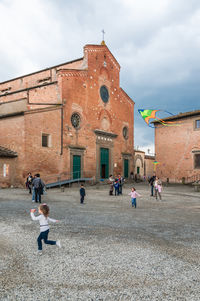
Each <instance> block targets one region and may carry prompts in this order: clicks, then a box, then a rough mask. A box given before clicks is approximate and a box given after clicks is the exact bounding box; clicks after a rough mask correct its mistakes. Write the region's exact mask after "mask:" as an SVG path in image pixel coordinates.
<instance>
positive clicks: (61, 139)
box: [60, 106, 63, 156]
mask: <svg viewBox="0 0 200 301" xmlns="http://www.w3.org/2000/svg"><path fill="white" fill-rule="evenodd" d="M60 113H61V128H60V131H61V132H60V143H61V147H60V155H61V156H62V155H63V106H62V107H61V110H60Z"/></svg>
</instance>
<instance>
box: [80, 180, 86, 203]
mask: <svg viewBox="0 0 200 301" xmlns="http://www.w3.org/2000/svg"><path fill="white" fill-rule="evenodd" d="M85 195H86V193H85V188H84V186H83V184H81V188H80V197H81V199H80V203H81V204H83V202H84V198H85Z"/></svg>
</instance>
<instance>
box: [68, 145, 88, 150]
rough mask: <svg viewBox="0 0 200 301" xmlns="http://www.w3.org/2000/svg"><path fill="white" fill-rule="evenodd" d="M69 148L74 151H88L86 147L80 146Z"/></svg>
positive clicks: (69, 146) (70, 146)
mask: <svg viewBox="0 0 200 301" xmlns="http://www.w3.org/2000/svg"><path fill="white" fill-rule="evenodd" d="M68 148H70V149H72V150H81V151H84V150H86V147H84V146H79V145H68Z"/></svg>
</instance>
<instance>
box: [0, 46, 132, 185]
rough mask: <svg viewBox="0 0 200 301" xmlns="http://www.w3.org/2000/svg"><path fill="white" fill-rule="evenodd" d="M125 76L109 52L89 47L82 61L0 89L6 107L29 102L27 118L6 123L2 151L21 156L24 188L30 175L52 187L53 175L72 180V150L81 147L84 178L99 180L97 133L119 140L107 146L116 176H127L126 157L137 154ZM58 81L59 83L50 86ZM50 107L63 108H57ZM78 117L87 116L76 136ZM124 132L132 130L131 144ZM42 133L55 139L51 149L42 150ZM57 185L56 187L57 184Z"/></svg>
mask: <svg viewBox="0 0 200 301" xmlns="http://www.w3.org/2000/svg"><path fill="white" fill-rule="evenodd" d="M69 68H70V69H69ZM80 69H82V70H80ZM58 70H59V71H58ZM119 72H120V66H119V64H118V62H117V61H116V60H115V58H114V57H113V55H112V54H111V52H110V51H109V50H108V48H107V47H106V46H100V45H86V47H85V48H84V58H83V59H82V60H78V61H75V62H72V63H69V64H63V65H62V66H59V67H57V68H51V70H43V71H41V72H38V73H34V74H30V75H27V76H24V77H21V78H18V79H14V80H11V81H8V82H5V83H2V84H0V91H1V93H0V96H1V95H3V96H2V97H0V102H8V101H18V100H20V99H22V98H25V99H26V100H27V111H26V112H25V115H24V116H21V117H17V116H15V117H12V118H4V119H0V133H5V135H3V136H2V135H1V136H0V145H2V146H5V147H8V148H10V149H11V150H13V151H16V152H17V153H18V158H17V162H18V164H17V167H16V174H17V181H18V182H19V181H20V182H21V183H22V184H23V183H24V180H25V178H26V176H27V173H28V172H32V174H34V173H38V172H39V173H40V174H41V176H42V177H43V178H44V179H46V181H48V177H50V175H56V174H61V173H68V174H69V173H70V172H71V161H70V149H71V147H81V148H82V150H83V153H84V162H83V167H84V170H85V173H84V174H85V175H86V174H87V176H91V175H96V168H97V167H98V166H97V165H98V164H97V163H96V161H97V160H99V158H97V156H98V154H97V143H96V141H97V135H96V134H95V133H94V130H96V129H98V130H102V131H104V132H109V133H113V134H116V135H117V138H113V139H112V141H108V140H106V139H107V138H105V141H104V144H105V146H106V143H107V142H108V144H109V145H110V146H111V147H112V156H113V158H112V162H111V164H112V168H113V172H114V173H119V172H120V173H123V154H125V155H127V154H128V155H130V154H133V147H134V145H133V122H134V119H133V114H134V102H133V101H132V100H131V99H130V98H129V97H128V95H127V94H126V93H125V92H124V91H123V90H122V89H121V88H120V85H119ZM48 78H49V79H48ZM43 80H44V81H43ZM53 81H57V83H55V84H50V85H49V84H48V83H50V82H53ZM45 82H46V83H47V84H46V86H41V87H37V88H34V89H31V90H29V91H24V92H17V93H13V94H8V95H4V93H5V92H2V90H3V89H6V88H9V87H11V89H10V90H9V91H8V93H10V92H13V91H17V90H19V89H24V88H30V87H33V86H37V85H43V84H45ZM102 85H106V86H107V88H108V90H109V96H110V97H109V101H108V103H106V104H105V103H104V102H103V101H102V100H101V97H100V92H99V89H100V87H101V86H102ZM36 103H44V105H36ZM47 103H51V104H58V106H57V107H55V106H54V107H53V106H52V105H47ZM62 103H63V133H62V132H61V128H62V123H61V122H62V119H61V114H62V110H61V107H62V105H61V104H62ZM45 104H46V105H45ZM9 105H12V103H10V104H9ZM40 109H41V110H40ZM4 111H5V110H4ZM74 112H77V113H79V115H80V116H81V126H80V129H79V130H75V129H74V127H73V126H72V124H71V115H72V113H74ZM124 126H126V127H128V130H129V132H128V136H129V139H127V140H126V139H124V138H123V133H122V129H123V127H124ZM42 133H45V134H49V135H50V137H51V145H50V147H48V148H47V147H42ZM62 138H63V145H61V139H62ZM129 158H130V165H129V173H130V171H131V170H133V158H132V157H129ZM114 165H115V166H116V167H115V168H114V167H113V166H114ZM53 180H54V181H55V178H54V179H53ZM48 182H49V181H48Z"/></svg>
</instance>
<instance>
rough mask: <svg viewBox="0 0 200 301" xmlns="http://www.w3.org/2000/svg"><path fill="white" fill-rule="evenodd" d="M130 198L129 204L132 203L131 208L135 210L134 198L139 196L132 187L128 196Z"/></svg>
mask: <svg viewBox="0 0 200 301" xmlns="http://www.w3.org/2000/svg"><path fill="white" fill-rule="evenodd" d="M128 195H130V196H131V203H132V207H134V206H135V208H136V207H137V203H136V197H137V196H141V195H140V194H139V193H137V192H136V190H135V188H134V187H132V189H131V192H130V193H129V194H128Z"/></svg>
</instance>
